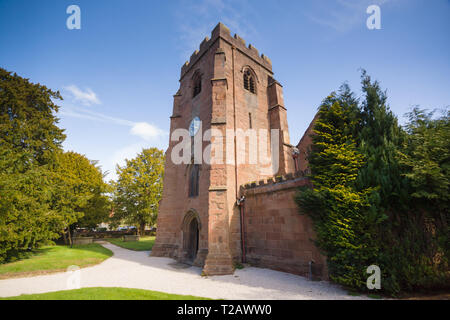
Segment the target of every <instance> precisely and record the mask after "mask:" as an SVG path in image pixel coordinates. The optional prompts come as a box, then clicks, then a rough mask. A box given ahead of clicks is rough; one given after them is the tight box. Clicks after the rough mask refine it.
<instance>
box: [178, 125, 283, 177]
mask: <svg viewBox="0 0 450 320" xmlns="http://www.w3.org/2000/svg"><path fill="white" fill-rule="evenodd" d="M170 141H171V142H174V143H175V144H174V146H173V148H172V151H171V154H170V159H171V161H172V163H173V164H176V165H180V164H202V163H206V164H208V165H210V164H229V165H235V164H236V165H239V164H255V165H258V169H259V170H260V173H261V174H264V175H274V174H275V173H276V172H278V169H279V153H280V149H279V145H280V130H279V129H271V130H267V129H258V130H257V129H247V130H243V129H236V130H234V129H226V130H225V132H223V131H222V130H219V129H214V128H213V129H208V130H205V131H204V132H203V131H202V123H201V121H200V120H199V119H198V118H194V119H193V122H191V126H190V128H189V130H187V129H183V128H178V129H175V130H174V131H173V132H172V134H171V136H170ZM204 143H207V145H206V147H204V148H203V145H204Z"/></svg>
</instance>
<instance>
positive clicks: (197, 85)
mask: <svg viewBox="0 0 450 320" xmlns="http://www.w3.org/2000/svg"><path fill="white" fill-rule="evenodd" d="M201 91H202V77H201V76H200V75H196V76H195V77H194V91H193V94H192V97H195V96H196V95H198V94H199V93H200V92H201Z"/></svg>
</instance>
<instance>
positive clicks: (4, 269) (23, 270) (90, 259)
mask: <svg viewBox="0 0 450 320" xmlns="http://www.w3.org/2000/svg"><path fill="white" fill-rule="evenodd" d="M112 255H113V253H112V251H111V250H109V249H106V248H105V247H102V246H101V245H99V244H97V243H92V244H85V245H77V246H73V247H72V248H70V247H68V246H61V245H57V246H46V247H42V248H40V249H37V250H36V251H35V252H33V253H32V255H31V256H30V257H29V258H27V259H22V260H18V261H14V262H10V263H5V264H0V279H6V278H17V277H29V276H35V275H40V274H46V273H53V272H60V271H66V269H67V267H69V266H71V265H76V266H78V267H80V268H83V267H88V266H92V265H95V264H98V263H100V262H102V261H103V260H105V259H107V258H109V257H111V256H112Z"/></svg>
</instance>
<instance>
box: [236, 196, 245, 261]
mask: <svg viewBox="0 0 450 320" xmlns="http://www.w3.org/2000/svg"><path fill="white" fill-rule="evenodd" d="M236 204H237V205H238V207H239V208H240V210H241V248H242V263H245V262H246V259H245V236H244V233H245V226H244V214H245V197H244V196H242V197H241V198H240V199H237V201H236Z"/></svg>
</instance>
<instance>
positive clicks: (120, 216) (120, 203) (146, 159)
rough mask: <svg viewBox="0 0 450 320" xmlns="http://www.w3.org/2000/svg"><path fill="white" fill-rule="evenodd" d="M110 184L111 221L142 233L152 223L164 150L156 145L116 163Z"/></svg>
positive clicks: (155, 210) (161, 172) (154, 220)
mask: <svg viewBox="0 0 450 320" xmlns="http://www.w3.org/2000/svg"><path fill="white" fill-rule="evenodd" d="M117 174H118V180H117V182H116V183H115V184H114V185H115V191H114V216H113V222H116V223H117V222H124V223H127V224H132V225H135V226H137V227H138V228H139V232H140V234H143V233H144V229H145V226H146V225H154V224H155V223H156V217H157V214H158V205H159V201H160V200H161V196H162V187H163V176H164V153H163V151H161V150H158V149H156V148H150V149H144V150H142V152H141V153H140V154H138V155H137V157H136V158H134V159H131V160H126V164H125V166H123V167H120V166H117Z"/></svg>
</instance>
